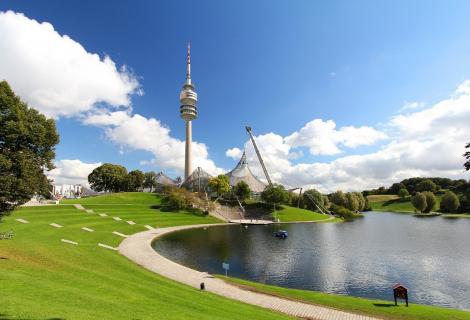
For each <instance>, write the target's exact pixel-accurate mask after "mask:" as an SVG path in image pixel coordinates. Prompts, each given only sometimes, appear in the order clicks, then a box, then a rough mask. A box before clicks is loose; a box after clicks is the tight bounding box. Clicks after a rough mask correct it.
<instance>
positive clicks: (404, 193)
mask: <svg viewBox="0 0 470 320" xmlns="http://www.w3.org/2000/svg"><path fill="white" fill-rule="evenodd" d="M409 195H410V193H409V192H408V190H406V189H405V188H403V189H400V191H398V196H399V197H400V198H402V199H403V198H406V197H408V196H409Z"/></svg>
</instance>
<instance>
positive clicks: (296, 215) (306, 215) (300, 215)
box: [272, 205, 340, 222]
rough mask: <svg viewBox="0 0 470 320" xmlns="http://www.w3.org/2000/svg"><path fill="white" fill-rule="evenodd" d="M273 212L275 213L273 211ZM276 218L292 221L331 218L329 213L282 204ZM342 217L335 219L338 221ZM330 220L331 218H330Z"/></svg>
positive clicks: (282, 220)
mask: <svg viewBox="0 0 470 320" xmlns="http://www.w3.org/2000/svg"><path fill="white" fill-rule="evenodd" d="M272 214H273V213H272ZM276 218H277V219H279V220H280V221H281V222H292V221H321V220H327V219H329V218H330V216H329V215H325V214H321V213H318V212H313V211H310V210H306V209H301V208H295V207H290V206H286V205H283V206H280V207H279V208H277V210H276ZM338 220H340V219H335V221H338ZM328 221H330V220H328Z"/></svg>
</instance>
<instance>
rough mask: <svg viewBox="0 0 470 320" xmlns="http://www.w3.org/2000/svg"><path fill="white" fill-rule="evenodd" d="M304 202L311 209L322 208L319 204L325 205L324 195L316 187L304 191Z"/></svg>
mask: <svg viewBox="0 0 470 320" xmlns="http://www.w3.org/2000/svg"><path fill="white" fill-rule="evenodd" d="M303 197H304V204H305V207H306V208H307V209H309V210H313V211H315V210H321V208H320V209H319V208H318V206H317V204H318V205H319V206H320V207H321V206H323V195H322V194H321V193H320V192H319V191H318V190H316V189H310V190H307V191H305V192H304V195H303Z"/></svg>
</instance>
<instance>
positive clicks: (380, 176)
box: [245, 81, 470, 192]
mask: <svg viewBox="0 0 470 320" xmlns="http://www.w3.org/2000/svg"><path fill="white" fill-rule="evenodd" d="M469 123H470V81H465V82H464V83H462V84H461V85H460V86H459V87H458V88H457V90H456V91H455V92H454V93H453V94H452V95H451V96H450V97H449V98H448V99H445V100H442V101H439V102H437V103H436V104H434V105H432V106H430V107H428V108H425V109H422V110H418V111H415V112H412V113H410V114H407V115H398V116H395V117H393V118H391V119H390V121H389V123H388V124H387V127H388V129H389V130H388V132H390V133H389V136H390V137H389V138H390V140H389V142H388V143H387V144H385V145H384V146H382V147H381V148H380V149H379V150H378V151H376V152H372V153H368V154H362V155H348V156H343V157H339V158H337V159H335V160H333V161H330V162H324V163H320V162H316V163H301V162H300V163H293V162H292V161H291V160H292V158H290V155H291V154H292V148H293V147H295V146H300V145H303V146H308V147H309V148H310V149H312V148H313V149H314V152H312V150H310V151H311V152H312V153H314V154H315V153H316V154H325V153H329V151H335V150H337V149H338V147H337V144H335V143H334V141H341V142H340V143H341V144H344V145H346V146H348V145H349V146H355V145H357V144H358V143H361V142H360V139H367V138H368V137H367V134H366V132H367V130H368V129H366V130H364V129H360V128H354V130H352V131H350V133H351V134H353V133H357V134H358V136H357V137H352V138H348V139H349V140H347V141H346V140H334V139H332V138H329V137H328V135H323V136H322V138H323V139H326V140H328V139H330V140H329V141H327V142H326V143H325V144H320V143H316V142H315V143H312V142H309V140H308V139H307V138H306V137H311V138H317V140H318V137H315V136H313V135H312V132H319V133H318V134H319V135H322V134H324V132H325V131H329V134H332V135H333V136H334V135H335V134H336V133H335V132H334V131H336V132H342V131H343V128H341V129H339V130H334V128H335V126H334V123H332V122H328V121H326V122H325V121H322V120H314V121H312V122H309V124H307V125H306V126H305V127H303V128H302V129H301V130H299V131H298V132H296V133H294V134H292V135H290V136H288V137H286V138H283V137H282V136H280V135H276V134H274V133H269V134H267V135H260V136H258V137H256V140H257V142H258V145H259V148H260V150H261V153H262V154H263V159H264V160H265V163H266V166H267V167H268V171H269V172H270V175H271V176H272V178H273V180H275V181H276V182H280V183H283V184H285V185H288V186H304V187H314V188H317V189H319V190H321V191H323V192H332V191H335V190H337V189H342V190H347V191H349V190H363V189H368V188H376V187H379V186H381V185H389V184H391V183H393V182H396V181H400V180H402V179H405V178H409V177H413V176H441V177H449V178H454V179H460V178H464V179H465V178H467V179H468V175H465V173H464V171H463V167H462V163H463V158H462V153H463V152H464V146H465V144H466V142H468V140H469V139H470V138H469V137H470V126H469ZM312 127H313V129H312ZM305 128H306V129H305ZM318 128H320V129H318ZM346 128H350V127H346ZM361 128H363V127H361ZM304 129H305V130H304ZM356 129H359V130H356ZM302 130H304V131H303V132H302ZM348 130H351V129H344V131H346V132H347V131H348ZM332 140H333V141H332ZM369 142H370V140H368V142H367V143H366V144H369ZM335 148H336V149H335ZM245 149H246V151H247V158H248V162H249V164H250V167H251V168H252V170H253V171H254V173H255V174H257V175H258V176H259V177H263V172H262V170H261V167H260V166H259V163H258V160H257V158H256V155H255V153H254V150H253V148H252V146H251V144H250V143H249V141H247V143H246V144H245ZM320 151H323V152H320Z"/></svg>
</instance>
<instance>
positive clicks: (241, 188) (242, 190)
mask: <svg viewBox="0 0 470 320" xmlns="http://www.w3.org/2000/svg"><path fill="white" fill-rule="evenodd" d="M233 193H234V194H235V195H236V196H237V197H238V200H240V201H241V202H244V201H245V200H247V199H249V198H250V195H251V190H250V186H249V185H248V183H246V182H245V181H240V182H238V183H237V184H236V185H235V187H233Z"/></svg>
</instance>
